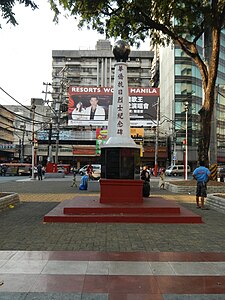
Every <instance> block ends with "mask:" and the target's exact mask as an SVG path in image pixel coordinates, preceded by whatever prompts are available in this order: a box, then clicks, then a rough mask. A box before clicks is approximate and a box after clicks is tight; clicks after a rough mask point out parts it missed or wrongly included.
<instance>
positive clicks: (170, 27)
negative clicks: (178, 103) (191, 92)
mask: <svg viewBox="0 0 225 300" xmlns="http://www.w3.org/2000/svg"><path fill="white" fill-rule="evenodd" d="M50 2H51V6H52V8H53V9H54V11H55V13H56V18H57V16H58V15H59V10H58V6H57V3H56V1H55V0H51V1H50ZM59 5H60V6H62V7H63V8H64V9H65V10H67V11H68V12H69V13H70V14H71V15H73V16H75V18H77V19H78V20H79V26H80V27H81V28H82V27H83V26H84V25H87V27H88V28H92V29H94V30H97V31H98V32H99V33H102V34H105V36H106V38H109V37H116V38H121V39H125V40H128V41H129V42H130V43H131V45H133V44H137V45H138V44H139V43H140V41H144V40H145V39H146V38H147V37H150V38H151V41H152V43H153V45H154V44H161V45H166V44H168V42H170V41H173V42H174V43H176V44H178V45H179V46H180V48H181V49H182V50H183V51H184V52H185V53H186V54H187V55H188V56H189V57H190V58H191V59H192V60H193V62H194V63H195V64H196V65H197V66H198V68H199V70H200V73H201V77H202V84H203V91H204V103H203V105H202V108H201V109H200V111H199V114H200V137H199V149H198V150H199V152H198V156H199V160H204V161H205V163H206V164H208V163H209V158H208V151H209V143H210V131H211V119H212V114H213V107H214V99H215V96H214V93H215V85H216V79H217V72H218V62H219V52H220V37H221V30H223V29H224V24H225V22H224V18H225V1H224V0H211V1H209V0H188V1H187V0H186V1H184V0H126V1H124V0H94V1H93V0H74V1H72V0H71V1H69V0H59ZM203 33H204V35H207V38H208V40H209V41H210V46H211V47H210V52H209V55H208V56H207V58H206V57H202V56H201V54H200V52H199V50H198V47H197V42H198V40H199V39H200V38H202V35H203Z"/></svg>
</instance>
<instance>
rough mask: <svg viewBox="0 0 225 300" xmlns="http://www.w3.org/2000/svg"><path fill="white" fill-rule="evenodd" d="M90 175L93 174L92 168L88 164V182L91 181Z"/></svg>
mask: <svg viewBox="0 0 225 300" xmlns="http://www.w3.org/2000/svg"><path fill="white" fill-rule="evenodd" d="M92 173H93V167H92V165H91V164H89V165H88V166H87V175H88V180H91V179H92Z"/></svg>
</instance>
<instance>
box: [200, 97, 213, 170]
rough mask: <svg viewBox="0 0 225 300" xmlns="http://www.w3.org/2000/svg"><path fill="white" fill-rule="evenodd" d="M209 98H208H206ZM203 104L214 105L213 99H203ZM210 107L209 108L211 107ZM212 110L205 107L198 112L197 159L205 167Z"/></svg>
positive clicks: (207, 161)
mask: <svg viewBox="0 0 225 300" xmlns="http://www.w3.org/2000/svg"><path fill="white" fill-rule="evenodd" d="M208 97H209V98H210V96H208ZM205 102H210V104H211V105H212V103H214V99H210V100H209V99H205ZM211 105H210V106H211ZM212 114H213V109H207V108H206V106H204V105H203V107H202V108H201V109H200V111H199V115H200V134H199V143H198V159H199V161H204V163H205V166H209V145H210V134H211V121H212Z"/></svg>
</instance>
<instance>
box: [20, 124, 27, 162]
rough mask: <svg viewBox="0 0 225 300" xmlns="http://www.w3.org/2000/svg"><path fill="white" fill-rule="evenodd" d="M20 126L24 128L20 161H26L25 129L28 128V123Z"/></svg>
mask: <svg viewBox="0 0 225 300" xmlns="http://www.w3.org/2000/svg"><path fill="white" fill-rule="evenodd" d="M20 128H21V129H22V130H23V134H22V141H21V152H20V153H21V155H20V162H22V163H23V162H24V138H25V130H26V124H25V123H24V124H23V125H20Z"/></svg>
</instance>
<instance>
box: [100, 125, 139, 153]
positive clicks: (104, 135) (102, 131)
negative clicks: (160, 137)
mask: <svg viewBox="0 0 225 300" xmlns="http://www.w3.org/2000/svg"><path fill="white" fill-rule="evenodd" d="M107 135H108V130H107V129H101V128H96V154H97V155H100V154H101V146H102V145H104V144H105V143H106V142H107V138H108V136H107ZM130 135H131V137H132V138H133V140H134V141H135V142H142V141H143V138H144V128H131V129H130Z"/></svg>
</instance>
